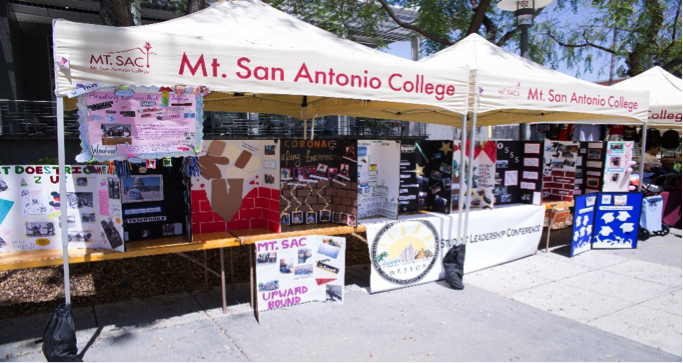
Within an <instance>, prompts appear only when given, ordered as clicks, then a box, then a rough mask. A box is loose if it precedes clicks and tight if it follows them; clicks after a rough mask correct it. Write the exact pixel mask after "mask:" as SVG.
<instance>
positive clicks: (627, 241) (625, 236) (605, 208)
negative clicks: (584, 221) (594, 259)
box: [592, 193, 643, 248]
mask: <svg viewBox="0 0 683 363" xmlns="http://www.w3.org/2000/svg"><path fill="white" fill-rule="evenodd" d="M642 199H643V195H642V194H640V193H599V194H598V200H597V203H598V204H597V206H598V208H597V210H596V211H595V226H594V228H593V246H592V248H636V244H637V242H638V221H639V220H640V206H641V201H642Z"/></svg>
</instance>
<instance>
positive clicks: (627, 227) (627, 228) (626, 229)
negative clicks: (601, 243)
mask: <svg viewBox="0 0 683 363" xmlns="http://www.w3.org/2000/svg"><path fill="white" fill-rule="evenodd" d="M634 225H635V224H634V223H623V224H622V225H621V226H620V227H619V228H621V230H622V232H623V233H631V232H633V230H634V228H633V226H634Z"/></svg>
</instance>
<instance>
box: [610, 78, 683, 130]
mask: <svg viewBox="0 0 683 363" xmlns="http://www.w3.org/2000/svg"><path fill="white" fill-rule="evenodd" d="M681 85H683V82H682V81H681V79H680V78H678V77H676V76H674V75H673V74H671V73H669V72H667V71H665V70H664V69H662V68H661V67H654V68H652V69H650V70H648V71H646V72H643V73H641V74H639V75H637V76H635V77H633V78H629V79H627V80H625V81H622V82H619V83H617V84H615V85H614V86H612V87H614V88H616V89H621V90H636V91H642V90H648V91H650V109H649V112H648V119H647V125H648V127H650V126H652V127H659V128H666V127H671V128H681V104H682V103H683V100H682V98H683V92H681Z"/></svg>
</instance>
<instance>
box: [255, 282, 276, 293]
mask: <svg viewBox="0 0 683 363" xmlns="http://www.w3.org/2000/svg"><path fill="white" fill-rule="evenodd" d="M279 289H280V282H279V280H273V281H268V282H262V283H259V284H258V291H259V292H268V291H275V290H279Z"/></svg>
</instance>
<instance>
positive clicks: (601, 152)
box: [574, 142, 605, 194]
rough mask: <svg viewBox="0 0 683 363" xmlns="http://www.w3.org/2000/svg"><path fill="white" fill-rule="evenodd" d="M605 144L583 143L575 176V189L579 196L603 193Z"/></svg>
mask: <svg viewBox="0 0 683 363" xmlns="http://www.w3.org/2000/svg"><path fill="white" fill-rule="evenodd" d="M604 160H605V143H604V142H582V143H581V145H580V148H579V161H580V162H577V167H576V174H575V189H574V190H578V191H579V193H578V194H588V193H598V192H600V191H602V187H603V176H604V171H605V170H604Z"/></svg>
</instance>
